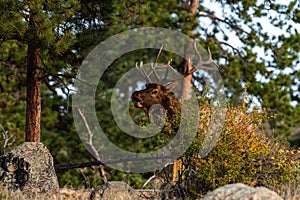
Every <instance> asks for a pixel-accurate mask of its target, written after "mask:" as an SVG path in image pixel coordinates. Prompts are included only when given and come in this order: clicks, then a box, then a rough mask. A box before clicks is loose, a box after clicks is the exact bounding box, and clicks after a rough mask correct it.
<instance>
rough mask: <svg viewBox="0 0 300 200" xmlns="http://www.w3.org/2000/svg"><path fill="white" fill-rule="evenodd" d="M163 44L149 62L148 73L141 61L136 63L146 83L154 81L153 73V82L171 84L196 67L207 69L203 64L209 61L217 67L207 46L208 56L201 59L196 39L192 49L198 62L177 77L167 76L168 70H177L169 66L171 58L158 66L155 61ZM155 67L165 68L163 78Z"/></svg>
mask: <svg viewBox="0 0 300 200" xmlns="http://www.w3.org/2000/svg"><path fill="white" fill-rule="evenodd" d="M163 47H164V45H162V46H161V48H160V50H159V52H158V54H157V56H156V58H155V60H154V63H151V71H150V72H149V73H147V72H146V71H145V69H144V67H143V62H140V65H139V66H138V64H137V63H136V66H135V67H136V69H137V71H138V73H139V74H140V75H141V76H142V77H143V79H144V80H145V81H146V83H154V81H152V80H151V78H150V77H151V75H152V73H153V76H154V77H155V79H156V81H155V83H158V84H168V85H170V84H172V83H173V82H175V81H178V80H180V79H182V78H183V77H186V76H188V75H190V74H192V73H194V72H195V71H197V70H198V69H207V67H205V66H204V65H209V64H211V63H213V64H215V65H216V66H217V67H218V65H217V63H215V62H214V61H213V59H212V55H211V52H210V49H209V48H208V55H209V58H208V60H206V61H203V60H202V56H201V55H200V53H199V51H198V49H197V43H196V41H195V42H194V45H193V47H194V50H195V51H196V54H197V56H198V62H197V64H196V65H195V66H194V67H192V68H191V69H189V70H188V71H186V72H184V73H183V74H182V75H181V76H178V77H173V78H167V76H168V73H169V70H170V69H171V70H173V71H175V72H177V70H175V69H174V68H173V67H172V66H171V62H172V59H171V60H169V61H168V62H167V64H164V65H160V66H158V64H157V62H158V58H159V56H160V54H161V52H162V49H163ZM188 62H189V63H191V58H190V59H189V60H188ZM156 69H166V72H165V74H164V76H163V78H161V77H160V76H159V75H158V73H157V72H156Z"/></svg>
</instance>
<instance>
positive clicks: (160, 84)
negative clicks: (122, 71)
mask: <svg viewBox="0 0 300 200" xmlns="http://www.w3.org/2000/svg"><path fill="white" fill-rule="evenodd" d="M193 47H194V49H195V52H196V54H197V56H198V62H197V64H196V65H195V66H192V63H191V59H189V60H188V66H187V69H185V70H184V73H183V74H182V75H181V76H178V77H172V78H168V77H167V76H168V72H169V70H173V71H176V70H175V69H174V68H173V67H172V66H171V61H169V62H168V63H167V64H165V65H162V66H158V64H157V61H158V58H159V55H160V53H161V51H162V49H163V46H162V47H161V49H160V51H159V53H158V55H157V56H156V59H155V61H154V63H152V64H151V71H150V72H149V73H147V72H146V70H145V69H144V66H143V63H142V62H141V63H140V65H138V64H136V69H137V71H138V73H139V74H140V75H141V76H142V78H143V79H144V80H145V82H146V85H145V86H146V88H145V89H143V90H139V91H135V92H133V93H132V96H131V99H132V102H133V104H134V106H135V107H136V108H140V109H142V110H143V111H144V112H145V114H146V115H147V118H148V120H149V121H150V122H152V121H153V120H155V119H151V113H150V111H151V107H152V106H154V105H156V104H159V105H161V106H162V107H163V108H164V109H165V110H166V123H167V122H171V125H172V124H174V123H176V120H177V119H178V117H177V116H178V115H180V113H181V107H180V102H179V98H178V97H176V96H175V95H174V94H173V93H172V92H171V87H172V85H173V84H175V83H176V82H177V81H179V80H181V79H183V78H184V77H186V76H188V75H191V74H192V73H194V72H195V71H196V70H197V69H200V68H205V65H209V64H211V63H214V64H215V65H217V64H216V63H215V62H214V61H213V59H212V55H211V52H210V50H209V49H208V53H209V58H208V60H206V61H203V60H202V57H201V55H200V53H199V51H198V50H197V48H196V42H194V44H193ZM163 68H165V69H166V71H165V74H164V76H163V78H162V77H160V76H159V75H158V73H157V72H156V70H157V69H163ZM151 76H152V77H155V79H156V80H155V81H153V80H151ZM178 163H180V162H178V161H177V162H176V161H175V162H174V166H173V180H174V179H177V178H175V177H176V176H178V175H176V173H177V170H178V166H176V165H181V164H178ZM179 167H180V166H179ZM174 176H175V177H174Z"/></svg>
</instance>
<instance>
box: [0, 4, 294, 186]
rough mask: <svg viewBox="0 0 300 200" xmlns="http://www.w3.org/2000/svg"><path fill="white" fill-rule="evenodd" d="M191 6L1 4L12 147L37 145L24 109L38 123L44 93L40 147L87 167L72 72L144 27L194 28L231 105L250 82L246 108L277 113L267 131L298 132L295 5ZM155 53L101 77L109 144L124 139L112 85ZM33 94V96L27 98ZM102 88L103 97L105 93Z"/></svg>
mask: <svg viewBox="0 0 300 200" xmlns="http://www.w3.org/2000/svg"><path fill="white" fill-rule="evenodd" d="M190 3H191V1H186V0H179V1H175V0H168V1H166V0H158V1H146V0H145V1H144V0H141V1H133V0H125V1H122V2H120V1H114V0H113V1H107V0H104V1H96V0H78V1H75V0H67V1H63V0H48V1H44V0H31V1H29V0H28V1H27V0H23V1H8V0H1V1H0V5H1V6H0V7H1V9H0V14H1V15H0V45H1V51H0V124H1V125H2V126H3V129H4V130H5V131H7V132H8V135H9V136H11V137H12V138H14V137H15V138H16V141H15V143H14V144H15V145H16V144H18V143H20V142H22V141H23V140H24V138H25V135H26V134H27V136H26V140H27V141H38V140H39V139H38V137H36V136H39V128H38V127H37V126H36V127H32V129H31V128H29V127H31V125H32V121H27V129H26V128H25V126H26V120H25V119H26V118H25V116H26V114H25V113H26V111H25V110H26V107H25V105H26V102H27V105H32V106H33V107H30V106H29V107H28V109H27V119H29V118H30V116H33V118H35V120H36V123H35V125H38V124H39V122H38V121H39V117H38V113H35V112H37V111H38V110H39V107H40V105H39V99H36V98H37V97H39V96H40V95H41V98H42V103H41V108H42V109H41V116H42V118H41V130H42V134H41V138H42V139H41V140H42V141H43V142H44V143H45V144H46V145H47V146H48V147H49V149H50V151H51V152H52V154H53V156H54V158H55V161H56V163H66V162H83V161H88V160H90V159H91V157H90V156H89V154H88V152H87V151H86V150H85V149H84V147H83V146H82V144H81V142H80V140H79V138H78V135H77V133H76V130H75V128H74V124H73V120H72V113H71V111H70V107H69V105H70V102H71V96H69V93H70V92H71V91H72V90H71V88H72V87H70V86H71V85H72V83H73V81H74V77H75V75H76V69H77V68H78V67H79V66H80V64H81V62H82V60H83V59H84V58H85V56H86V55H87V54H88V53H89V51H90V50H92V49H93V47H95V46H96V45H97V44H98V43H99V42H101V41H103V40H105V39H106V38H107V37H108V36H111V35H114V34H116V33H118V32H121V31H124V30H128V29H133V28H138V27H145V26H154V27H164V28H170V29H173V30H178V31H181V32H183V33H186V34H188V33H190V32H191V31H193V33H194V34H193V37H194V38H195V39H197V40H198V41H199V43H200V44H201V45H202V46H203V47H205V48H207V47H209V48H210V49H211V52H212V53H213V58H214V59H215V60H216V61H217V63H218V64H219V65H220V71H221V74H222V77H223V80H224V82H225V86H226V93H227V96H228V97H229V99H230V101H231V102H232V103H238V102H239V99H240V98H241V93H242V92H243V91H244V89H243V87H245V84H247V85H248V93H249V97H250V99H249V102H251V101H252V100H255V102H257V103H259V105H261V106H262V107H264V108H266V109H267V110H268V111H270V113H272V114H276V115H277V118H272V119H270V120H268V123H267V124H268V126H267V129H268V130H269V132H270V134H274V135H275V136H277V137H280V138H286V137H287V136H289V135H290V134H291V132H292V130H294V131H295V132H297V131H298V132H299V129H295V128H293V127H297V126H299V119H300V117H299V116H300V114H299V113H300V107H299V100H300V93H299V88H300V87H299V83H300V80H299V79H300V77H299V76H300V75H299V71H300V69H299V52H300V49H299V48H300V44H299V42H298V41H299V40H300V35H299V33H298V30H299V22H300V4H299V2H298V1H289V2H288V1H287V2H286V3H285V4H282V3H277V2H276V1H265V2H258V1H255V0H252V1H246V0H243V1H225V0H218V1H199V5H198V9H197V12H196V13H195V14H192V13H191V12H190V10H189V8H190ZM155 56H156V51H152V50H147V51H141V52H132V53H131V54H130V55H125V56H124V57H123V58H120V59H119V60H117V61H116V62H115V63H113V64H112V66H111V67H110V68H109V69H108V70H107V72H106V74H105V76H104V77H103V79H102V80H101V82H100V84H99V88H98V90H99V96H98V98H99V99H101V104H100V105H97V106H98V107H99V109H100V110H101V112H102V113H107V114H106V115H99V118H101V121H102V122H103V124H105V126H106V127H107V130H108V131H110V132H112V133H114V135H112V136H111V137H112V138H114V137H115V138H116V137H117V136H118V135H119V134H120V131H119V130H118V129H116V128H114V127H115V126H114V123H113V120H112V117H111V112H110V110H109V106H110V102H109V98H110V91H111V89H112V88H113V86H114V83H115V82H116V81H117V80H118V77H120V76H121V75H122V74H123V73H125V72H126V71H127V70H129V69H130V68H132V67H133V66H134V65H135V62H136V61H141V60H144V61H145V62H147V61H152V60H153V57H155ZM177 64H179V62H178V63H177ZM27 70H28V71H27ZM26 73H27V79H26ZM31 78H32V79H31ZM199 83H200V84H201V83H202V81H201V77H200V76H198V75H197V73H195V74H194V76H193V84H194V86H198V88H200V90H201V87H199ZM25 86H27V87H28V90H27V92H28V93H29V94H27V95H26V88H25ZM30 88H31V89H30ZM34 91H37V94H35V95H34V96H31V95H30V94H31V93H32V92H34ZM39 91H40V92H39ZM101 91H108V92H106V94H105V95H103V93H101ZM39 93H41V94H39ZM26 96H27V98H26ZM30 97H31V98H30ZM35 100H36V101H35ZM30 112H34V113H33V115H32V113H31V114H30ZM25 130H26V134H24V131H25ZM0 131H1V130H0ZM31 136H33V137H31ZM294 138H295V141H296V137H294ZM11 141H12V140H11ZM294 144H297V143H295V142H294ZM298 145H299V144H298ZM3 151H4V149H3ZM83 155H85V156H83ZM84 157H86V158H84ZM109 170H110V169H109ZM70 173H76V172H67V173H63V174H60V176H61V177H63V178H61V179H60V181H61V182H62V183H63V184H66V183H67V182H69V180H70V178H71V177H72V176H70ZM88 173H94V172H93V171H89V172H88ZM110 174H111V176H115V177H111V178H116V177H117V178H116V179H122V178H123V175H120V173H119V172H111V173H110ZM80 176H81V175H80V174H77V175H76V176H73V177H72V178H73V180H72V183H73V184H79V183H80V181H79V179H78V177H80ZM74 177H76V179H77V180H76V181H75V180H74V179H75V178H74ZM136 177H138V178H137V179H139V177H140V176H139V175H137V176H136ZM136 177H135V178H136ZM97 181H101V180H95V182H97ZM136 182H138V181H136Z"/></svg>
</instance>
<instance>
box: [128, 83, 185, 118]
mask: <svg viewBox="0 0 300 200" xmlns="http://www.w3.org/2000/svg"><path fill="white" fill-rule="evenodd" d="M131 99H132V101H133V103H134V106H135V107H136V108H141V109H142V110H143V111H144V112H145V113H146V115H147V117H148V119H149V120H150V118H149V111H150V108H151V106H153V105H155V104H160V105H161V106H163V107H164V109H165V110H166V112H167V120H168V121H173V120H174V119H175V117H176V115H177V114H178V113H180V112H181V108H180V103H179V101H178V99H177V98H176V97H175V95H174V94H172V93H171V92H170V90H169V88H167V87H165V86H163V85H160V84H156V83H148V84H146V88H145V89H143V90H139V91H135V92H134V93H133V94H132V96H131Z"/></svg>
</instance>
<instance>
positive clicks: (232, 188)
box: [203, 183, 282, 200]
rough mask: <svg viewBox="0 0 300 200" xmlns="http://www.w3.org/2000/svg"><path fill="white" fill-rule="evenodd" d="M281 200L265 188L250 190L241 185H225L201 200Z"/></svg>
mask: <svg viewBox="0 0 300 200" xmlns="http://www.w3.org/2000/svg"><path fill="white" fill-rule="evenodd" d="M223 199H227V200H236V199H243V200H266V199H268V200H282V198H281V197H280V196H279V195H278V194H276V193H275V192H273V191H271V190H269V189H267V188H265V187H257V188H251V187H249V186H246V185H244V184H242V183H237V184H230V185H225V186H223V187H220V188H218V189H216V190H215V191H213V192H210V193H208V194H207V195H206V196H205V197H204V198H203V200H223Z"/></svg>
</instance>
